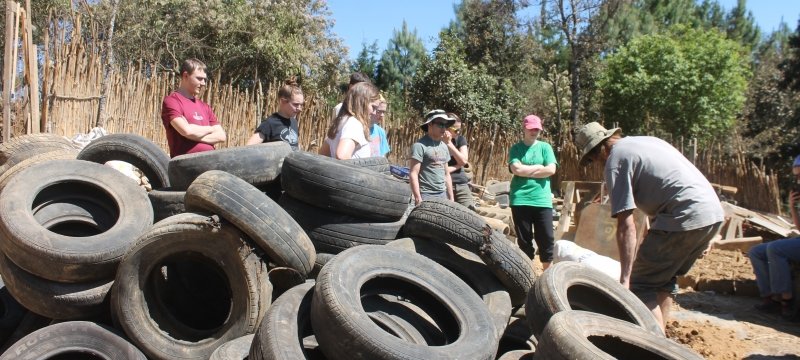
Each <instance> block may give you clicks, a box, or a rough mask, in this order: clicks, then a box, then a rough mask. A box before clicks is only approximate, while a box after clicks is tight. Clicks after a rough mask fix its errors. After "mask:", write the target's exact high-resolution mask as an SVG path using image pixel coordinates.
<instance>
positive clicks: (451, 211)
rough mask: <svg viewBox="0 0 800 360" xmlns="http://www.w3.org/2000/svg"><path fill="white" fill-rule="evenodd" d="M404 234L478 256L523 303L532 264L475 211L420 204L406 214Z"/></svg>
mask: <svg viewBox="0 0 800 360" xmlns="http://www.w3.org/2000/svg"><path fill="white" fill-rule="evenodd" d="M403 234H404V235H406V236H411V237H420V238H427V239H433V240H436V241H440V242H446V243H448V244H451V245H454V246H457V247H460V248H462V249H466V250H469V251H471V252H474V253H476V254H478V255H479V256H480V257H481V259H482V260H483V262H484V263H486V265H488V266H489V268H490V269H491V270H492V272H493V273H494V274H495V276H497V278H498V279H500V281H501V282H502V283H503V285H505V286H506V289H507V290H508V292H509V295H511V303H512V304H513V305H515V306H516V305H521V304H523V303H524V302H525V296H526V295H527V294H528V290H530V288H531V286H533V282H534V281H535V276H534V273H533V265H532V263H531V261H530V259H528V257H527V256H525V254H524V253H523V252H522V250H520V249H519V248H518V247H517V246H515V245H514V244H512V243H511V242H510V241H508V240H506V238H505V235H503V234H501V233H499V232H497V231H495V230H493V229H492V228H491V227H490V226H489V225H487V224H486V221H484V220H483V218H481V217H480V216H479V215H477V214H475V212H474V211H472V210H469V209H467V208H466V207H464V206H463V205H460V204H457V203H455V202H452V201H449V200H444V199H432V200H427V201H423V202H422V203H421V204H420V205H418V206H417V207H416V208H414V210H412V211H411V214H409V215H408V219H407V220H406V225H405V226H403Z"/></svg>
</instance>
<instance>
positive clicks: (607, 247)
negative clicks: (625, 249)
mask: <svg viewBox="0 0 800 360" xmlns="http://www.w3.org/2000/svg"><path fill="white" fill-rule="evenodd" d="M633 221H634V223H635V224H636V239H637V244H638V243H641V242H642V238H643V237H644V234H645V232H646V230H647V228H649V223H648V220H647V216H646V215H645V214H644V213H643V212H642V211H640V210H638V209H636V210H634V211H633ZM573 241H575V243H576V244H578V245H580V246H581V247H584V248H586V249H589V250H592V251H594V252H596V253H598V254H600V255H604V256H608V257H610V258H613V259H614V260H619V248H618V246H617V219H614V218H612V217H611V205H609V204H598V203H591V204H589V205H586V207H585V208H583V210H582V211H581V220H580V221H579V222H578V224H577V228H576V229H575V239H574V240H573ZM637 247H638V246H637Z"/></svg>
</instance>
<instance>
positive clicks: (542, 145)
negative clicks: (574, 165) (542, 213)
mask: <svg viewBox="0 0 800 360" xmlns="http://www.w3.org/2000/svg"><path fill="white" fill-rule="evenodd" d="M516 162H519V163H522V165H543V166H547V165H550V164H558V162H556V155H555V153H554V152H553V147H551V146H550V144H548V143H546V142H544V141H538V140H537V141H536V143H534V144H533V145H531V146H528V145H525V142H522V141H520V142H518V143H516V144H514V145H513V146H512V147H511V150H509V151H508V164H509V165H511V164H513V163H516ZM508 195H509V196H508V197H509V200H510V202H511V205H525V206H536V207H544V208H552V207H553V194H552V193H551V192H550V178H549V177H548V178H544V179H534V178H528V177H522V176H517V175H514V177H513V178H511V186H510V191H509V193H508Z"/></svg>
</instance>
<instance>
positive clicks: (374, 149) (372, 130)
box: [369, 124, 391, 157]
mask: <svg viewBox="0 0 800 360" xmlns="http://www.w3.org/2000/svg"><path fill="white" fill-rule="evenodd" d="M369 148H370V152H371V155H370V156H373V157H377V156H386V154H388V153H389V151H390V150H391V149H390V148H389V140H388V139H387V138H386V131H385V130H383V128H382V127H381V126H380V125H378V124H372V126H370V127H369Z"/></svg>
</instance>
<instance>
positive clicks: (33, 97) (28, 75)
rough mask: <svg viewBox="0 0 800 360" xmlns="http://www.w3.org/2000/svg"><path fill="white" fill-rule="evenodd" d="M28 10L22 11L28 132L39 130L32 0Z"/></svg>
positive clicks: (28, 0)
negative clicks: (28, 108) (28, 107)
mask: <svg viewBox="0 0 800 360" xmlns="http://www.w3.org/2000/svg"><path fill="white" fill-rule="evenodd" d="M25 7H26V10H24V11H22V10H21V11H20V12H21V13H22V16H23V17H22V20H23V21H22V26H23V33H22V49H23V54H22V57H23V59H25V61H24V62H23V65H24V66H25V79H26V80H27V81H28V101H29V103H28V105H29V106H30V115H31V116H30V121H29V122H28V123H27V125H26V126H27V132H28V133H31V132H32V133H38V132H39V66H38V63H39V56H38V51H37V49H36V44H34V43H33V25H32V24H31V13H30V8H31V0H25Z"/></svg>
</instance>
